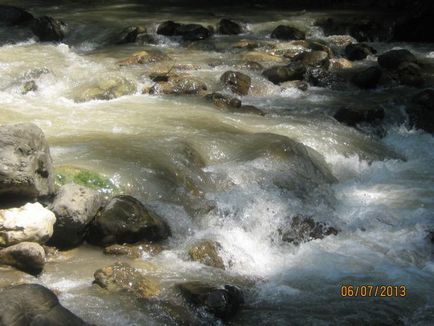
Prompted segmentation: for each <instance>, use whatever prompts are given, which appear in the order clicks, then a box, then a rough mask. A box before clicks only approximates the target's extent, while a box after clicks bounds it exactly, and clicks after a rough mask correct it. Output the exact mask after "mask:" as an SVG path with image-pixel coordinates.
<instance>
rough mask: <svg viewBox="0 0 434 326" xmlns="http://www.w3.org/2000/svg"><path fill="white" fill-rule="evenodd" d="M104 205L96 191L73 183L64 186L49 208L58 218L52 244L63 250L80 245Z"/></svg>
mask: <svg viewBox="0 0 434 326" xmlns="http://www.w3.org/2000/svg"><path fill="white" fill-rule="evenodd" d="M102 205H103V199H102V196H101V195H100V193H98V192H97V191H96V190H93V189H89V188H86V187H83V186H79V185H76V184H73V183H71V184H67V185H64V186H62V187H61V188H60V189H59V191H58V192H57V194H56V197H55V199H54V201H53V203H52V204H51V205H50V206H49V209H50V210H51V211H52V212H53V213H54V214H55V215H56V218H57V220H56V223H55V224H54V233H53V236H52V237H51V239H50V244H51V245H54V246H56V247H58V248H61V249H68V248H73V247H76V246H78V245H80V244H81V243H82V242H83V239H84V237H85V233H86V228H87V226H88V225H89V223H90V222H91V221H92V220H93V219H94V218H95V216H96V213H97V212H98V210H99V209H100V208H101V206H102Z"/></svg>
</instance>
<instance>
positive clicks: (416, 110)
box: [407, 89, 434, 133]
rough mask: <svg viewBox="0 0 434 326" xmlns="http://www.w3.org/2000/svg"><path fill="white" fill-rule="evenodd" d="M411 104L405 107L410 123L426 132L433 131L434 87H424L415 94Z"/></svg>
mask: <svg viewBox="0 0 434 326" xmlns="http://www.w3.org/2000/svg"><path fill="white" fill-rule="evenodd" d="M412 103H413V105H410V106H409V107H407V113H408V116H409V118H410V124H411V125H412V126H414V127H415V128H418V129H423V130H425V131H426V132H429V133H434V89H426V90H424V91H422V92H420V93H418V94H416V95H415V96H414V97H413V99H412Z"/></svg>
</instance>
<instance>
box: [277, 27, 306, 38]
mask: <svg viewBox="0 0 434 326" xmlns="http://www.w3.org/2000/svg"><path fill="white" fill-rule="evenodd" d="M271 38H275V39H278V40H284V41H291V40H304V39H305V38H306V34H305V33H304V32H302V31H300V30H299V29H297V28H295V27H291V26H285V25H279V26H277V27H276V28H275V29H274V30H273V32H271Z"/></svg>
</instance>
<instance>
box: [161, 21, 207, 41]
mask: <svg viewBox="0 0 434 326" xmlns="http://www.w3.org/2000/svg"><path fill="white" fill-rule="evenodd" d="M157 34H160V35H165V36H181V37H182V38H183V39H184V40H185V41H199V40H204V39H206V38H208V37H210V36H211V32H210V30H209V29H207V28H205V27H203V26H202V25H199V24H179V23H175V22H173V21H166V22H163V23H161V24H160V25H159V26H158V28H157Z"/></svg>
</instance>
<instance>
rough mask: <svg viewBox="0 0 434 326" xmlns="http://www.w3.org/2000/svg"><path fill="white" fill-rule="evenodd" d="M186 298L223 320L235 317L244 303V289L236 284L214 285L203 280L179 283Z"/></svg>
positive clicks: (179, 287)
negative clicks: (202, 281)
mask: <svg viewBox="0 0 434 326" xmlns="http://www.w3.org/2000/svg"><path fill="white" fill-rule="evenodd" d="M176 287H177V288H178V289H179V290H180V292H181V294H182V295H183V296H184V298H185V299H186V300H187V301H189V302H190V303H192V304H193V305H195V306H197V307H203V308H205V309H206V310H207V311H209V312H210V313H211V314H213V315H215V316H216V317H217V318H220V319H222V320H223V321H228V320H230V319H231V318H233V317H234V316H235V315H236V314H237V312H238V311H239V310H240V308H241V306H242V304H243V303H244V297H243V293H242V291H241V290H240V289H239V288H238V287H236V286H234V285H224V286H213V285H209V284H205V283H201V282H187V283H181V284H177V285H176Z"/></svg>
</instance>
